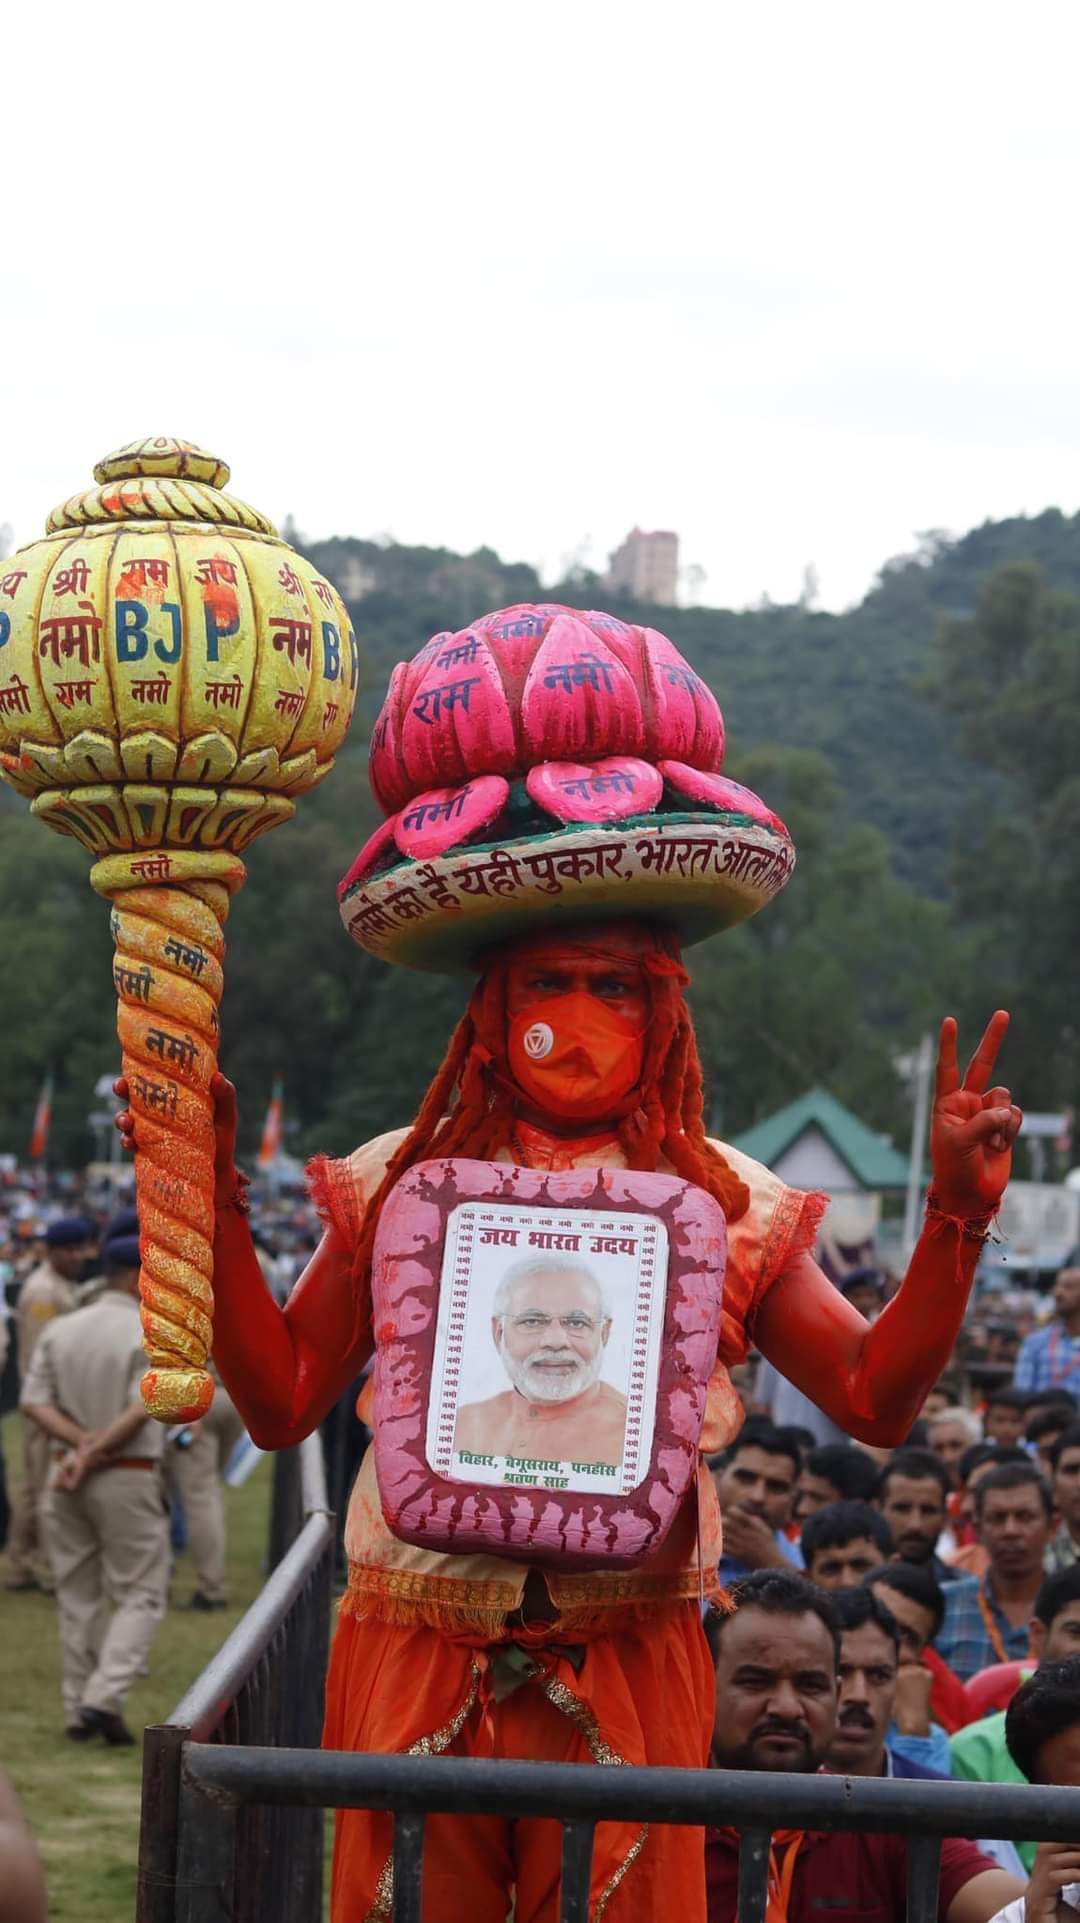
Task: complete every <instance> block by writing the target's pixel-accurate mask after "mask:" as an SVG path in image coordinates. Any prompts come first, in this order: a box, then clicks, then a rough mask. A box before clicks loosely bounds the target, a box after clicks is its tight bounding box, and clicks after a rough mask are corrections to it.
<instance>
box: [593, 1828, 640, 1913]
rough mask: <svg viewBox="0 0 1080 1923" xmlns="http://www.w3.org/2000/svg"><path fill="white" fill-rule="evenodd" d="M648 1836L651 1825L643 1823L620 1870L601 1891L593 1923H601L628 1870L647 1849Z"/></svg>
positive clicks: (620, 1865)
mask: <svg viewBox="0 0 1080 1923" xmlns="http://www.w3.org/2000/svg"><path fill="white" fill-rule="evenodd" d="M648 1835H649V1825H648V1824H647V1823H643V1824H642V1826H641V1828H640V1829H639V1831H638V1833H637V1836H636V1837H635V1839H634V1841H633V1842H632V1843H631V1845H630V1848H629V1849H628V1850H627V1852H626V1855H625V1856H624V1857H623V1860H622V1862H621V1863H620V1864H619V1867H618V1869H617V1870H616V1871H615V1874H614V1876H611V1877H609V1879H608V1881H607V1882H606V1883H605V1885H604V1887H603V1889H602V1890H601V1892H600V1894H599V1896H598V1897H597V1899H596V1908H595V1910H594V1911H593V1923H600V1919H601V1917H602V1916H603V1914H604V1911H605V1910H606V1909H607V1906H608V1903H609V1901H610V1899H611V1897H613V1896H614V1894H615V1892H616V1890H617V1889H618V1887H619V1884H620V1883H621V1882H622V1880H623V1877H624V1876H625V1875H626V1872H627V1870H629V1869H632V1868H633V1866H634V1864H635V1863H636V1862H637V1860H638V1857H639V1856H640V1855H641V1852H642V1850H643V1849H644V1848H645V1844H646V1842H647V1841H648Z"/></svg>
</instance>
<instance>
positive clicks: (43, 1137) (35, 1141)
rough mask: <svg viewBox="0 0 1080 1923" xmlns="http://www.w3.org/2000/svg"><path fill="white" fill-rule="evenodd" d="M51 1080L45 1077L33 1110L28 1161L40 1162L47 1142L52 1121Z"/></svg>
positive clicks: (49, 1076) (48, 1076) (50, 1077)
mask: <svg viewBox="0 0 1080 1923" xmlns="http://www.w3.org/2000/svg"><path fill="white" fill-rule="evenodd" d="M52 1094H53V1078H52V1076H51V1075H46V1077H45V1080H44V1081H43V1082H42V1084H41V1094H40V1095H39V1096H38V1103H37V1107H36V1109H35V1110H34V1126H33V1129H32V1130H31V1134H30V1160H31V1161H32V1162H40V1161H41V1159H42V1156H43V1155H44V1153H45V1150H46V1147H47V1146H48V1141H49V1123H50V1122H51V1121H52Z"/></svg>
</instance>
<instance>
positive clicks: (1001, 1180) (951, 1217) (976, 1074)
mask: <svg viewBox="0 0 1080 1923" xmlns="http://www.w3.org/2000/svg"><path fill="white" fill-rule="evenodd" d="M1008 1020H1009V1018H1008V1016H1007V1015H1005V1014H1004V1013H1002V1012H1001V1011H999V1012H998V1013H997V1014H996V1015H994V1016H993V1017H992V1018H991V1021H990V1023H989V1025H988V1027H987V1030H986V1033H985V1035H984V1036H983V1038H982V1041H981V1042H980V1044H979V1047H978V1048H977V1049H976V1051H975V1054H974V1056H973V1057H972V1060H971V1063H970V1066H969V1068H968V1071H967V1074H966V1076H965V1077H964V1080H963V1082H962V1083H961V1081H960V1075H959V1071H958V1069H957V1065H956V1023H955V1022H954V1021H953V1020H952V1018H951V1017H950V1018H948V1019H947V1020H946V1021H945V1022H944V1023H943V1025H942V1031H941V1046H940V1049H939V1052H938V1070H937V1085H936V1090H935V1099H934V1115H933V1126H932V1130H931V1139H930V1154H931V1160H932V1163H933V1169H934V1191H933V1193H934V1206H933V1208H932V1209H931V1212H930V1214H929V1216H928V1224H927V1227H926V1228H925V1229H924V1230H923V1233H922V1235H921V1236H920V1238H919V1241H918V1243H917V1244H916V1247H915V1251H914V1254H913V1255H912V1258H911V1262H910V1265H909V1267H908V1271H907V1274H906V1275H905V1277H904V1280H903V1282H902V1283H901V1285H900V1288H899V1289H898V1290H897V1293H896V1294H895V1295H894V1297H893V1299H892V1301H891V1302H890V1303H889V1305H888V1307H887V1308H886V1309H885V1310H884V1312H883V1313H882V1315H881V1316H879V1318H878V1320H877V1321H876V1322H875V1323H874V1324H873V1326H871V1325H870V1324H869V1323H867V1322H865V1321H864V1320H863V1318H862V1316H861V1315H859V1313H858V1312H857V1310H855V1309H853V1308H852V1307H851V1305H850V1303H848V1302H846V1301H845V1300H844V1298H843V1296H842V1295H840V1294H839V1292H838V1291H837V1290H836V1289H834V1288H833V1287H832V1285H831V1283H830V1282H829V1280H828V1277H827V1276H826V1275H824V1274H823V1273H822V1271H821V1270H820V1269H819V1268H818V1265H817V1263H816V1262H815V1261H814V1260H813V1258H812V1257H811V1256H809V1255H800V1256H798V1257H796V1258H795V1260H794V1261H793V1262H792V1263H791V1264H790V1266H789V1267H788V1268H787V1269H785V1270H784V1272H783V1273H782V1274H781V1275H780V1276H778V1277H777V1279H776V1281H775V1282H774V1283H773V1285H772V1287H771V1288H770V1289H769V1291H768V1294H767V1295H766V1297H765V1299H764V1301H763V1303H762V1305H761V1308H760V1310H759V1312H758V1318H757V1331H756V1334H757V1341H758V1343H759V1345H760V1348H761V1350H762V1353H763V1354H764V1355H767V1356H768V1358H769V1361H770V1362H772V1363H774V1364H775V1366H776V1367H777V1368H778V1369H779V1370H780V1372H781V1374H783V1375H785V1376H787V1377H788V1378H789V1380H790V1381H792V1382H794V1383H795V1384H796V1386H797V1387H798V1388H800V1389H802V1391H803V1393H804V1394H805V1395H808V1396H809V1397H810V1398H811V1400H812V1401H814V1402H816V1403H817V1405H818V1407H819V1408H821V1409H824V1411H825V1413H826V1415H828V1416H831V1418H832V1420H833V1421H834V1422H835V1423H837V1424H838V1425H839V1427H840V1428H842V1429H846V1430H847V1431H848V1433H849V1434H850V1435H853V1436H856V1437H857V1438H858V1440H859V1441H860V1442H869V1443H874V1444H879V1445H883V1446H885V1447H891V1446H895V1444H896V1443H898V1442H902V1441H903V1439H904V1437H905V1436H906V1434H907V1432H908V1430H909V1429H910V1427H911V1424H912V1422H913V1421H914V1419H915V1417H916V1416H917V1414H918V1412H919V1409H920V1408H921V1406H922V1403H923V1400H924V1398H925V1396H926V1394H927V1391H928V1390H929V1389H930V1388H932V1387H933V1384H934V1383H935V1382H936V1380H937V1378H938V1376H939V1375H940V1374H941V1371H942V1369H944V1367H945V1366H946V1364H947V1362H948V1360H949V1357H950V1355H951V1354H952V1347H953V1343H954V1342H955V1340H956V1337H957V1333H958V1331H959V1329H960V1325H961V1323H962V1322H963V1319H964V1311H965V1309H966V1307H967V1299H968V1294H969V1292H970V1289H971V1283H972V1279H973V1277H974V1274H975V1268H976V1265H977V1262H978V1258H979V1252H980V1248H981V1242H980V1241H979V1240H977V1239H973V1237H972V1236H971V1235H969V1234H965V1233H964V1232H963V1231H964V1226H965V1223H969V1222H970V1223H971V1224H972V1226H973V1227H976V1228H977V1227H978V1226H979V1225H981V1224H983V1223H985V1222H987V1221H988V1219H989V1217H990V1216H991V1215H992V1214H993V1212H994V1211H995V1209H996V1208H997V1206H998V1204H999V1202H1000V1200H1001V1197H1002V1194H1003V1193H1004V1190H1005V1186H1006V1183H1007V1182H1008V1179H1009V1171H1010V1167H1011V1159H1012V1144H1013V1142H1014V1141H1015V1139H1016V1136H1017V1134H1018V1133H1019V1129H1020V1121H1021V1115H1020V1110H1019V1109H1018V1108H1016V1107H1015V1106H1014V1105H1013V1103H1012V1100H1011V1097H1010V1095H1009V1091H1008V1089H1007V1088H1002V1087H1000V1086H997V1087H994V1088H991V1089H987V1083H988V1082H989V1080H990V1076H991V1073H992V1070H993V1067H994V1062H995V1060H996V1057H997V1051H998V1048H999V1046H1000V1044H1001V1041H1002V1038H1003V1036H1004V1034H1005V1030H1006V1028H1007V1027H1008Z"/></svg>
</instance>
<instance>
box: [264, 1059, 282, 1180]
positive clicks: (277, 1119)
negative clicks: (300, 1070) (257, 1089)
mask: <svg viewBox="0 0 1080 1923" xmlns="http://www.w3.org/2000/svg"><path fill="white" fill-rule="evenodd" d="M283 1106H284V1105H283V1101H282V1089H281V1077H280V1076H275V1077H274V1086H273V1088H272V1089H271V1092H270V1106H269V1108H268V1109H267V1111H266V1120H265V1122H264V1123H263V1132H262V1141H261V1142H260V1143H259V1167H260V1168H268V1167H269V1166H270V1163H271V1162H273V1161H275V1160H276V1159H277V1157H278V1155H279V1154H280V1153H281V1120H282V1110H283Z"/></svg>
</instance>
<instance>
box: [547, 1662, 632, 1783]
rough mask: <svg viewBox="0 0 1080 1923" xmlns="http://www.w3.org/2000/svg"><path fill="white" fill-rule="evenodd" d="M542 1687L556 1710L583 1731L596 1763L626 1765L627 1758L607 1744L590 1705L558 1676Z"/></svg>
mask: <svg viewBox="0 0 1080 1923" xmlns="http://www.w3.org/2000/svg"><path fill="white" fill-rule="evenodd" d="M540 1687H541V1689H542V1690H543V1692H544V1695H545V1696H546V1697H547V1698H548V1701H549V1702H552V1703H554V1705H555V1707H556V1709H557V1710H559V1711H561V1713H562V1715H564V1716H568V1717H569V1719H570V1721H571V1722H572V1723H573V1724H574V1726H575V1728H577V1729H579V1730H580V1731H581V1734H582V1735H583V1736H584V1738H585V1741H586V1743H587V1744H588V1746H589V1755H590V1756H591V1757H592V1759H593V1762H594V1763H604V1764H607V1765H608V1766H615V1765H619V1764H625V1762H626V1758H625V1756H620V1755H619V1752H618V1750H617V1749H612V1747H611V1744H610V1743H605V1741H604V1738H603V1737H602V1736H601V1734H600V1725H599V1723H598V1722H597V1720H596V1717H595V1716H594V1715H593V1713H592V1710H591V1709H590V1708H589V1705H588V1703H584V1702H582V1700H581V1697H580V1696H575V1695H574V1692H573V1690H572V1689H569V1688H568V1687H567V1685H566V1684H565V1683H560V1682H559V1680H558V1678H557V1677H556V1676H549V1677H548V1679H547V1682H546V1683H541V1685H540Z"/></svg>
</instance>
